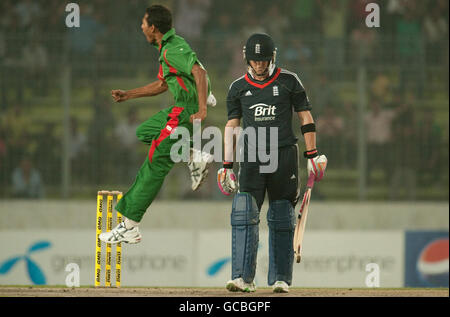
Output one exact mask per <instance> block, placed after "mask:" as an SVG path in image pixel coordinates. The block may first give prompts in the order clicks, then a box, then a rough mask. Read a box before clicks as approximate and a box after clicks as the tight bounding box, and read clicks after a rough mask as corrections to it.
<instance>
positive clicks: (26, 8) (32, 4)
mask: <svg viewBox="0 0 450 317" xmlns="http://www.w3.org/2000/svg"><path fill="white" fill-rule="evenodd" d="M14 10H15V12H16V14H17V16H18V18H19V23H20V27H21V28H22V29H23V30H29V29H30V28H31V26H32V24H33V23H34V22H36V21H37V20H39V19H40V17H41V16H42V11H43V10H42V9H41V7H40V5H39V1H33V0H21V1H19V2H18V3H17V4H16V6H15V7H14Z"/></svg>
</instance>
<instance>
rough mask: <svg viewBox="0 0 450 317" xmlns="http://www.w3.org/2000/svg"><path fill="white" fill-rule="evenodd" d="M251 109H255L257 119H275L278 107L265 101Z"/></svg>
mask: <svg viewBox="0 0 450 317" xmlns="http://www.w3.org/2000/svg"><path fill="white" fill-rule="evenodd" d="M249 109H254V110H255V121H273V120H275V110H276V109H277V107H275V106H269V105H266V104H265V103H257V104H256V105H253V106H251V107H250V108H249Z"/></svg>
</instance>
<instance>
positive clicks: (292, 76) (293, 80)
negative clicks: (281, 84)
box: [279, 68, 304, 89]
mask: <svg viewBox="0 0 450 317" xmlns="http://www.w3.org/2000/svg"><path fill="white" fill-rule="evenodd" d="M280 69H281V71H280V76H279V79H280V80H283V81H285V82H286V83H288V84H291V85H289V86H291V87H297V88H299V87H301V89H304V88H303V87H304V86H303V83H302V81H301V79H300V76H299V75H298V74H297V73H295V72H292V71H290V70H287V69H285V68H280Z"/></svg>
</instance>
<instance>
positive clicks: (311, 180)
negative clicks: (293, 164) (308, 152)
mask: <svg viewBox="0 0 450 317" xmlns="http://www.w3.org/2000/svg"><path fill="white" fill-rule="evenodd" d="M314 179H315V176H314V174H313V173H311V174H309V177H308V183H306V187H308V188H313V187H314Z"/></svg>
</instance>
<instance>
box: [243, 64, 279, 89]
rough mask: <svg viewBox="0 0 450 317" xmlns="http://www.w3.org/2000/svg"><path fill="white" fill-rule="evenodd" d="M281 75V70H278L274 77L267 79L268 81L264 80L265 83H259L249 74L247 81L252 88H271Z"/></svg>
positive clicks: (246, 77)
mask: <svg viewBox="0 0 450 317" xmlns="http://www.w3.org/2000/svg"><path fill="white" fill-rule="evenodd" d="M280 73H281V68H278V67H277V68H276V70H275V71H274V72H273V74H272V76H270V77H267V78H266V79H264V80H263V81H258V80H255V79H254V78H253V77H252V75H251V74H249V73H247V74H245V80H246V81H247V82H248V83H249V84H250V85H252V86H255V87H257V88H265V87H267V86H269V85H270V84H271V83H273V82H274V81H275V80H276V79H277V78H278V76H279V75H280Z"/></svg>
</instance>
